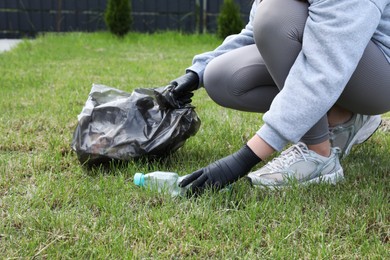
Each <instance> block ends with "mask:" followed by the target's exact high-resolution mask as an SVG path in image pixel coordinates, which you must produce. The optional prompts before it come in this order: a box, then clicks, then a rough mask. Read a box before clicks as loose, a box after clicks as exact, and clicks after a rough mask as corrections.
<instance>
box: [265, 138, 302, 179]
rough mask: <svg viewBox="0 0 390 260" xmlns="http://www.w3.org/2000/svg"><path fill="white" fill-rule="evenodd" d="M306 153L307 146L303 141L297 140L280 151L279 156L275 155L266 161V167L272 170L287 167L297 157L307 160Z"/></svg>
mask: <svg viewBox="0 0 390 260" xmlns="http://www.w3.org/2000/svg"><path fill="white" fill-rule="evenodd" d="M306 154H308V149H307V146H306V145H305V144H304V143H301V142H299V143H297V144H295V145H293V146H291V147H290V148H288V149H287V150H286V151H284V152H282V153H281V155H280V156H279V157H276V158H274V159H273V160H272V161H270V162H269V163H267V164H266V167H267V168H268V169H270V170H271V171H272V172H275V171H279V170H283V169H285V168H287V167H289V166H290V165H291V164H292V163H293V162H295V161H296V160H297V159H300V158H303V159H304V160H305V161H307V159H306Z"/></svg>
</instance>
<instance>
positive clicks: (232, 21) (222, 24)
mask: <svg viewBox="0 0 390 260" xmlns="http://www.w3.org/2000/svg"><path fill="white" fill-rule="evenodd" d="M243 27H244V22H243V21H242V18H241V16H240V7H239V5H237V4H236V3H235V2H234V1H233V0H225V1H224V2H223V4H222V6H221V11H220V13H219V16H218V20H217V35H218V37H220V38H222V39H224V38H226V37H227V36H229V35H231V34H236V33H239V32H240V31H241V29H242V28H243Z"/></svg>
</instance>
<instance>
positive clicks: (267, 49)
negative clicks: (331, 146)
mask: <svg viewBox="0 0 390 260" xmlns="http://www.w3.org/2000/svg"><path fill="white" fill-rule="evenodd" d="M307 16H308V4H307V3H304V2H300V1H298V0H289V1H286V0H263V1H262V2H261V4H260V6H259V9H258V10H257V13H256V17H255V20H254V38H255V42H256V44H253V45H248V46H245V47H241V48H238V49H235V50H233V51H230V52H228V53H225V54H223V55H221V56H219V57H217V58H215V59H213V60H212V61H211V62H210V63H209V64H208V65H207V67H206V70H205V73H204V86H205V89H206V91H207V93H208V94H209V96H210V97H211V98H212V99H213V100H214V101H215V102H216V103H218V104H220V105H222V106H225V107H228V108H232V109H237V110H242V111H249V112H260V113H264V112H266V111H267V110H268V109H269V107H270V104H271V102H272V100H273V99H274V97H275V96H276V95H277V94H278V92H279V90H280V89H282V88H283V85H284V81H285V79H286V77H287V75H288V73H289V70H290V68H291V66H292V65H293V63H294V61H295V59H296V57H297V56H298V54H299V52H300V50H301V44H302V35H303V29H304V26H305V22H306V19H307ZM337 104H338V105H339V106H341V107H343V108H345V109H348V110H349V111H351V112H353V113H361V114H367V115H376V114H382V113H385V112H387V111H389V110H390V64H389V62H388V61H387V59H386V57H385V56H384V55H383V53H382V51H381V50H380V49H379V48H378V47H377V45H375V43H374V42H372V41H370V42H369V44H368V46H367V47H366V50H365V52H364V54H363V57H362V59H361V60H360V62H359V64H358V66H357V68H356V70H355V72H354V73H353V75H352V77H351V78H350V80H349V82H348V84H347V86H346V88H345V89H344V91H343V93H342V95H341V96H340V98H339V100H338V101H337ZM328 132H329V130H328V120H327V117H326V115H324V116H323V118H321V120H320V121H319V122H318V123H317V124H315V125H314V126H313V127H312V129H310V130H309V131H308V132H307V133H306V134H305V136H304V137H303V138H302V140H303V141H304V142H306V143H307V144H317V143H320V142H323V141H325V140H327V139H328V138H329V137H328Z"/></svg>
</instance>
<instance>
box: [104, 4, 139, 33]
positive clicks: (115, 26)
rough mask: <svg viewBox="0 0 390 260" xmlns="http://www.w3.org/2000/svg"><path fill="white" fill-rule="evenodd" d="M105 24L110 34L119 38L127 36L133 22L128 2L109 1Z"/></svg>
mask: <svg viewBox="0 0 390 260" xmlns="http://www.w3.org/2000/svg"><path fill="white" fill-rule="evenodd" d="M105 22H106V25H107V27H108V29H109V30H110V32H111V33H113V34H115V35H117V36H119V37H123V36H124V35H125V34H127V33H128V32H129V31H130V28H131V24H132V22H133V19H132V16H131V5H130V2H129V0H109V1H108V5H107V9H106V12H105Z"/></svg>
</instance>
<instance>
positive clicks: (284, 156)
mask: <svg viewBox="0 0 390 260" xmlns="http://www.w3.org/2000/svg"><path fill="white" fill-rule="evenodd" d="M339 153H340V149H339V148H337V147H335V148H332V149H331V155H330V156H329V157H324V156H321V155H319V154H317V153H315V152H313V151H311V150H309V149H308V148H307V146H306V144H304V143H301V142H300V143H298V144H296V145H293V146H291V147H290V148H288V149H287V150H285V151H284V152H282V153H281V155H280V156H279V157H276V158H274V159H273V160H272V161H270V162H268V163H267V164H266V165H265V166H264V167H262V168H260V169H259V170H257V171H254V172H251V173H249V174H248V178H249V180H250V181H251V183H252V184H253V185H259V186H266V187H269V188H277V187H283V186H287V185H289V184H291V181H294V182H298V183H300V184H302V183H305V184H306V183H307V184H308V183H319V182H321V181H322V182H327V183H332V184H335V183H337V182H338V181H341V180H343V179H344V173H343V168H342V167H341V165H340V161H339Z"/></svg>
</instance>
